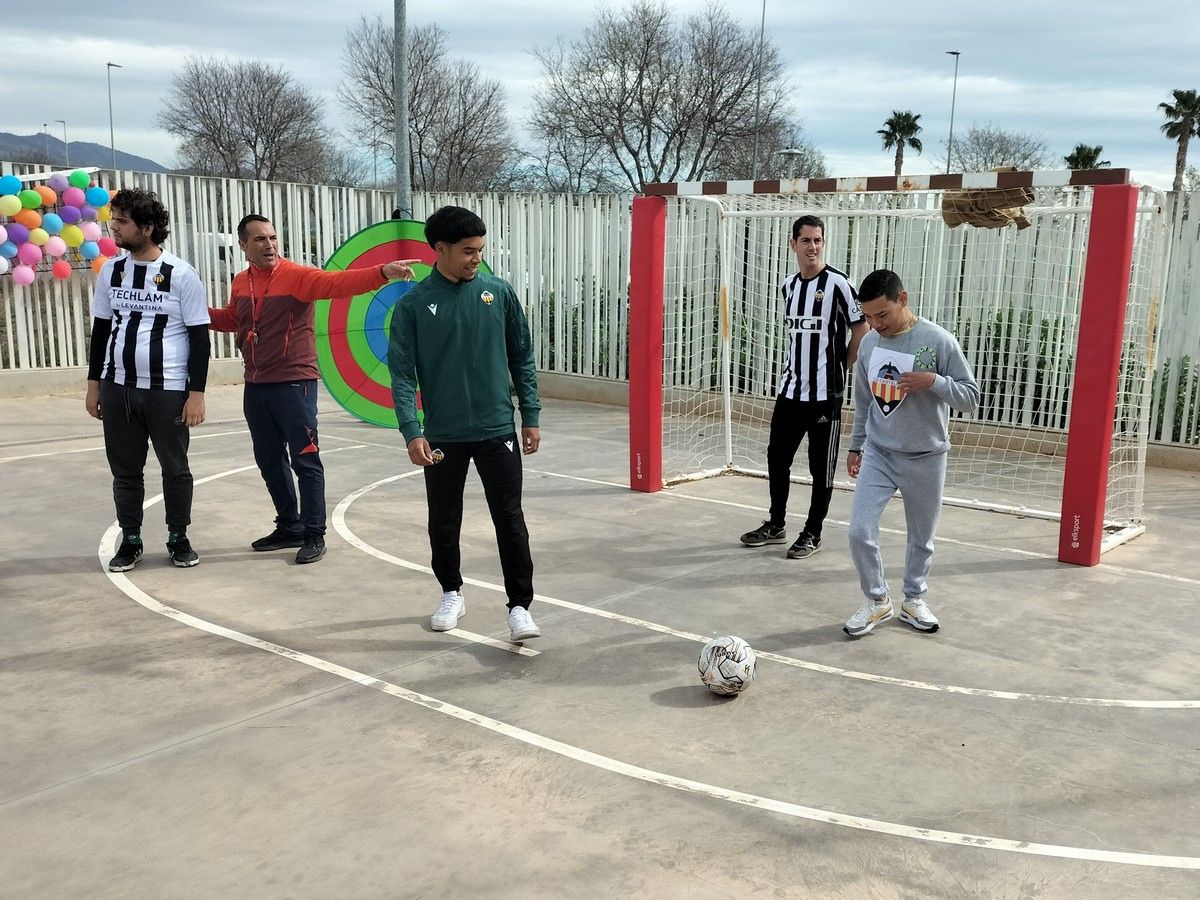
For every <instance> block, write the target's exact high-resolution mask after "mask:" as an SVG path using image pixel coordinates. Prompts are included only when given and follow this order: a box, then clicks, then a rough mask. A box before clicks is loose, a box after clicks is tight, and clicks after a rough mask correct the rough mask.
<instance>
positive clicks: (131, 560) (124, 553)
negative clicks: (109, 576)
mask: <svg viewBox="0 0 1200 900" xmlns="http://www.w3.org/2000/svg"><path fill="white" fill-rule="evenodd" d="M141 558H142V542H141V541H138V542H137V543H134V542H133V541H131V540H129V538H121V546H120V547H118V548H117V555H116V556H114V557H113V558H112V559H110V560H109V561H108V571H110V572H128V571H129V570H130V569H132V568H133V567H134V566H135V565H137V561H138V560H139V559H141Z"/></svg>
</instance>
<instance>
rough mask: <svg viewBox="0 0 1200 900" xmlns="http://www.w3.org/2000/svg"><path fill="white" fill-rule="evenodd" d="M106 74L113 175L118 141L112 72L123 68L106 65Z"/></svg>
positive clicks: (115, 166) (109, 144)
mask: <svg viewBox="0 0 1200 900" xmlns="http://www.w3.org/2000/svg"><path fill="white" fill-rule="evenodd" d="M104 66H105V72H106V73H107V74H108V148H109V149H110V150H111V151H112V168H113V174H114V175H115V174H116V172H117V139H116V137H114V135H113V114H112V70H113V69H121V68H124V66H121V65H120V64H118V63H115V62H109V63H105V64H104Z"/></svg>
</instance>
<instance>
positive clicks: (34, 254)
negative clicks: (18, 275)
mask: <svg viewBox="0 0 1200 900" xmlns="http://www.w3.org/2000/svg"><path fill="white" fill-rule="evenodd" d="M17 259H19V260H20V261H21V262H23V263H25V265H27V266H36V265H37V264H38V263H40V262H41V261H42V248H41V247H39V246H38V245H37V244H22V245H21V246H20V248H18V250H17ZM17 268H20V266H18V267H17ZM14 271H15V270H14Z"/></svg>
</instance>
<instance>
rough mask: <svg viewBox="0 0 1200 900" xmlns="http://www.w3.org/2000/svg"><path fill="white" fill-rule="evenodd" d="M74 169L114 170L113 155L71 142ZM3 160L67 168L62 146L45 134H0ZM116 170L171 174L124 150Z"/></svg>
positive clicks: (101, 147)
mask: <svg viewBox="0 0 1200 900" xmlns="http://www.w3.org/2000/svg"><path fill="white" fill-rule="evenodd" d="M70 150H71V165H72V166H99V167H100V168H103V169H107V168H109V167H111V166H112V151H111V150H110V149H109V148H108V147H106V146H104V145H103V144H93V143H90V142H89V141H71V144H70ZM0 160H4V161H5V162H23V163H49V164H50V165H52V166H57V167H60V168H66V155H65V154H64V153H63V142H62V141H61V140H59V139H58V138H56V137H54V135H50V136H49V137H47V136H46V134H45V133H42V134H24V135H22V134H9V133H8V132H7V131H0ZM117 168H118V169H121V170H122V171H128V172H169V171H171V170H170V169H168V168H167V167H166V166H163V165H160V164H159V163H156V162H155V161H154V160H152V159H146V157H144V156H134V155H133V154H132V153H126V152H125V151H123V150H118V151H117Z"/></svg>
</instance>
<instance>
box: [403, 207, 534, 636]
mask: <svg viewBox="0 0 1200 900" xmlns="http://www.w3.org/2000/svg"><path fill="white" fill-rule="evenodd" d="M486 234H487V228H486V227H485V226H484V223H483V220H482V219H480V218H479V216H477V215H475V213H473V212H471V211H470V210H468V209H463V208H462V207H461V206H443V207H442V208H441V209H439V210H438V211H437V212H435V213H434V214H433V215H431V216H430V217H429V219H428V221H426V223H425V239H426V240H427V241H428V242H429V246H431V247H432V248H433V249H434V251H435V252H436V253H437V263H436V264H435V265H434V268H433V271H431V272H430V273H429V276H428V277H427V278H426V279H425V280H424V281H422V282H421V283H420V284H418V285H417V286H416V287H415V288H413V289H412V290H411V291H409V292H408V293H407V294H405V295H404V296H403V297H401V298H400V300H399V302H398V303H397V304H396V309H395V312H394V313H393V315H392V326H391V340H390V343H389V345H388V368H389V369H390V370H391V374H392V396H393V398H394V401H395V404H396V418H397V419H398V420H399V424H400V432H401V434H403V435H404V440H405V442H406V443H407V444H408V458H409V460H410V461H412V462H413V463H414V464H415V465H418V466H424V467H425V494H426V499H427V500H428V505H429V544H430V547H431V549H432V552H433V574H434V577H436V578H437V580H438V583H439V584H440V585H441V588H442V599H441V600H440V601H439V603H438V607H437V609H436V611H435V612H434V613H433V616H432V618H431V620H430V627H432V628H433V630H434V631H449V630H450V629H451V628H454V627H455V626H456V625H457V624H458V620H459V619H460V618H461V617H462V616H463V615H464V614H465V613H466V611H467V607H466V602H465V601H464V600H463V595H462V591H461V588H462V585H463V578H462V571H461V569H460V555H461V554H460V551H459V535H460V533H461V531H462V516H463V488H464V486H465V484H466V480H467V469H468V468H469V467H470V464H471V462H472V461H474V463H475V469H476V470H477V471H478V472H479V480H480V481H482V482H483V492H484V496H485V497H486V498H487V504H488V510H489V511H490V512H491V515H492V524H493V526H494V527H495V530H496V544H497V546H498V547H499V550H500V567H501V569H502V570H503V572H504V590H505V593H506V594H507V595H508V630H509V640H511V641H513V642H514V643H517V642H520V641H527V640H529V639H531V638H536V637H540V636H541V634H542V632H541V630H540V629H539V628H538V626H537V625H536V624H534V621H533V618H532V616H530V614H529V605H530V604H531V603H532V602H533V559H532V557H531V556H530V553H529V530H528V528H526V526H525V514H524V513H523V512H522V510H521V455H522V454H523V453H524V454H529V453H536V452H537V450H538V447H539V446H540V445H541V431H540V430H539V415H540V413H541V408H542V405H541V402H540V401H539V400H538V393H537V367H536V365H535V363H534V358H533V344H532V342H531V341H530V338H529V325H528V324H527V323H526V321H525V312H524V310H522V309H521V302H520V300H519V299H518V298H517V295H516V292H515V291H513V288H512V285H510V284H509V283H508V282H507V281H504V280H503V279H501V278H496V277H494V276H492V275H484V274H482V273H481V272H479V263H480V261H481V259H482V257H483V247H484V236H485V235H486ZM510 378H511V379H512V383H513V387H514V388H515V389H516V394H517V404H518V406H519V407H520V410H521V434H520V437H519V438H518V436H517V431H516V427H515V424H514V419H513V403H512V398H511V396H510V394H509V388H508V384H509V379H510ZM418 384H420V386H421V403H422V407H423V408H424V410H425V426H424V429H422V427H421V425H420V423H419V422H418V421H417V404H416V389H417V385H418Z"/></svg>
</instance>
